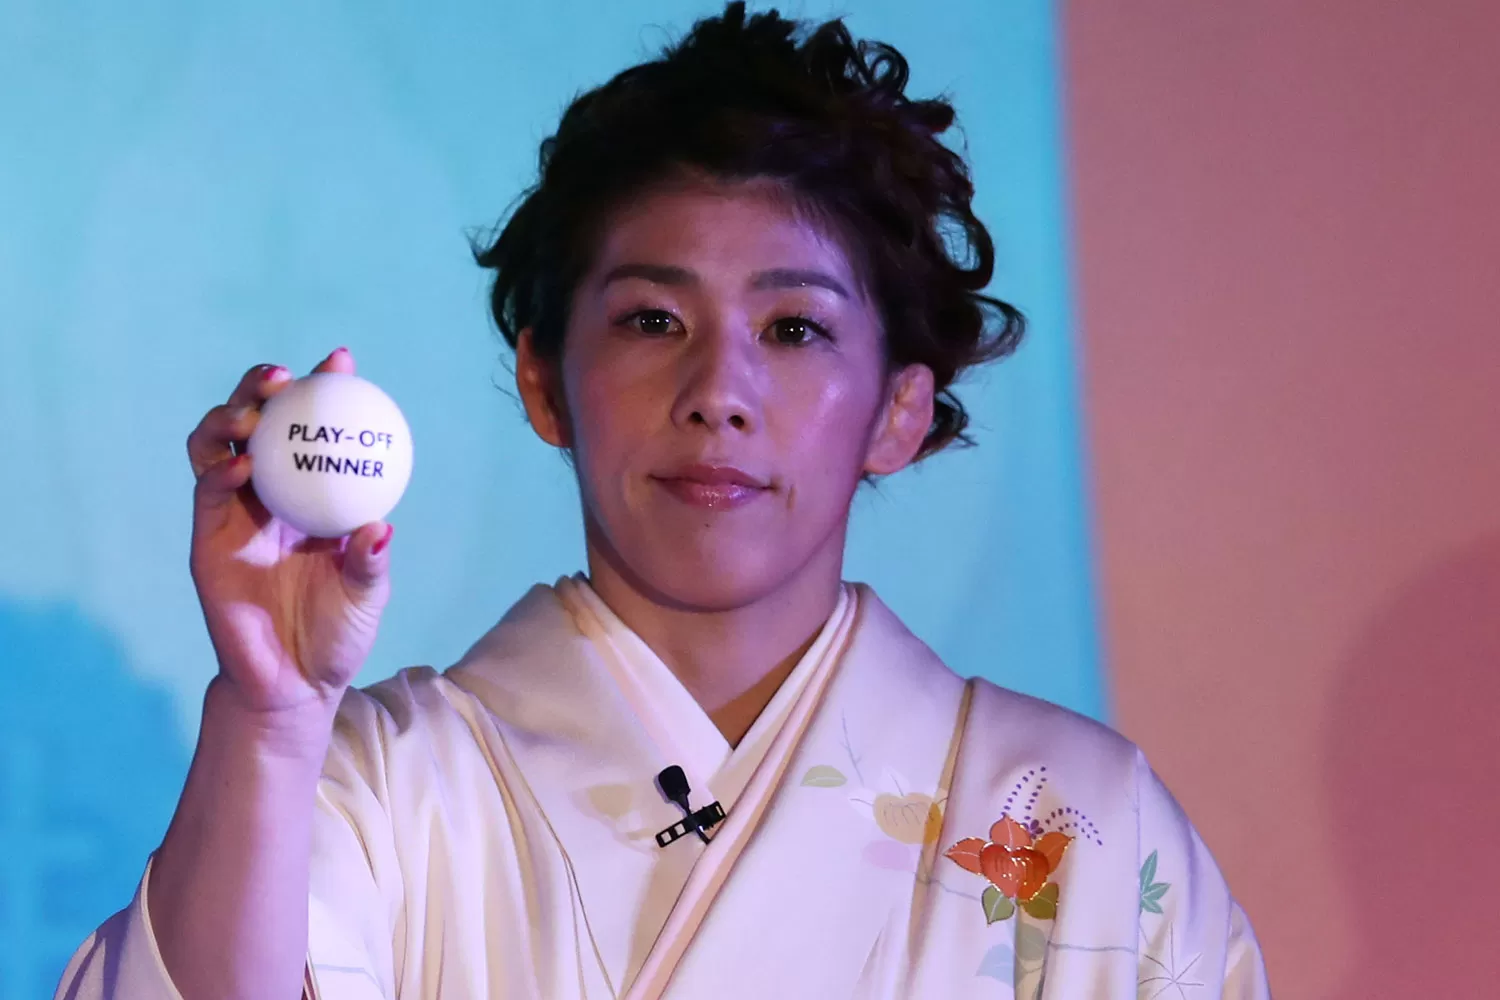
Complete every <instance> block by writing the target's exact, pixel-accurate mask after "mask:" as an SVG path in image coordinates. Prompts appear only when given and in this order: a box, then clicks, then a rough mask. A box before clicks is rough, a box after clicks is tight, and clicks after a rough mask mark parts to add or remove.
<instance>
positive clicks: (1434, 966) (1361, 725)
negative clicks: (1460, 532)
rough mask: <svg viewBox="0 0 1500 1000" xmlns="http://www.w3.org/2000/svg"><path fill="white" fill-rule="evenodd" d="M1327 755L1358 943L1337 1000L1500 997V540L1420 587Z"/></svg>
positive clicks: (1388, 610) (1352, 697)
mask: <svg viewBox="0 0 1500 1000" xmlns="http://www.w3.org/2000/svg"><path fill="white" fill-rule="evenodd" d="M1325 740H1326V743H1325V749H1326V754H1325V757H1324V759H1325V760H1326V761H1327V767H1328V770H1327V773H1326V779H1327V788H1328V792H1329V797H1330V802H1329V804H1330V806H1331V810H1330V811H1331V813H1332V817H1333V823H1334V832H1335V840H1334V846H1335V856H1334V857H1331V858H1329V859H1327V863H1328V864H1330V865H1334V866H1335V867H1336V868H1337V869H1338V870H1339V871H1340V872H1341V874H1342V875H1343V877H1344V881H1345V883H1346V886H1345V893H1346V898H1347V899H1348V900H1349V901H1350V902H1351V903H1352V910H1353V912H1352V913H1351V921H1352V924H1353V926H1354V928H1355V930H1356V934H1357V940H1356V949H1355V952H1354V961H1353V962H1352V964H1351V965H1350V968H1349V971H1348V972H1347V974H1346V975H1345V979H1344V983H1343V985H1342V988H1341V990H1340V991H1339V992H1338V993H1337V994H1336V1000H1384V998H1388V997H1389V998H1396V997H1401V998H1406V997H1418V996H1424V997H1425V996H1443V997H1482V996H1495V995H1497V994H1496V992H1495V991H1496V989H1497V980H1500V965H1497V964H1496V960H1495V943H1494V941H1493V938H1494V930H1495V928H1496V926H1497V925H1496V917H1495V908H1496V905H1497V901H1500V851H1496V850H1495V848H1494V846H1493V845H1492V844H1491V841H1492V840H1493V837H1494V832H1495V830H1496V829H1497V827H1500V791H1497V790H1500V538H1493V539H1487V540H1485V541H1484V542H1482V543H1480V544H1476V545H1474V546H1471V547H1469V548H1468V549H1466V550H1465V551H1464V552H1462V553H1460V554H1458V555H1457V556H1455V557H1453V558H1451V559H1449V560H1446V561H1444V562H1442V563H1439V564H1438V565H1437V566H1436V568H1434V569H1433V570H1432V571H1430V572H1427V573H1424V574H1422V575H1421V576H1418V577H1417V578H1415V579H1414V580H1413V581H1411V582H1410V583H1408V584H1407V585H1406V586H1404V587H1403V588H1401V589H1400V590H1398V591H1397V592H1396V593H1395V595H1394V596H1393V599H1392V600H1391V601H1390V602H1389V603H1388V604H1387V605H1386V606H1385V607H1384V608H1383V609H1382V610H1381V611H1380V612H1379V613H1378V614H1377V615H1376V616H1375V617H1374V618H1373V619H1372V620H1371V621H1370V623H1369V625H1368V627H1367V628H1366V629H1365V630H1364V632H1363V633H1362V634H1361V635H1360V637H1359V639H1358V641H1357V643H1356V645H1355V647H1354V649H1353V653H1352V655H1351V656H1350V658H1349V659H1348V661H1347V662H1346V664H1345V667H1344V671H1343V675H1342V678H1341V680H1340V682H1339V684H1338V686H1337V687H1336V688H1335V696H1334V700H1333V704H1332V709H1331V717H1330V719H1329V724H1328V726H1327V729H1326V734H1325ZM1268 843H1274V841H1271V842H1268ZM1275 849H1278V850H1295V849H1296V848H1295V847H1294V846H1293V845H1286V844H1283V845H1281V846H1280V847H1278V848H1275ZM1291 889H1293V890H1295V887H1291ZM1286 904H1287V905H1288V906H1295V905H1296V893H1295V891H1290V892H1288V895H1287V899H1286Z"/></svg>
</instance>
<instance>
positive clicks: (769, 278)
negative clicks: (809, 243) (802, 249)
mask: <svg viewBox="0 0 1500 1000" xmlns="http://www.w3.org/2000/svg"><path fill="white" fill-rule="evenodd" d="M627 278H641V279H643V280H645V281H650V282H652V283H653V284H657V285H674V286H679V287H680V286H689V285H695V284H697V283H698V276H697V275H696V274H694V273H693V272H692V271H690V270H688V269H687V268H685V267H674V266H672V265H670V264H621V265H619V266H618V267H614V268H611V269H610V271H609V273H608V274H606V275H605V276H604V280H603V281H601V282H600V287H601V288H607V287H608V286H609V285H610V284H611V283H612V282H615V281H623V280H625V279H627ZM805 285H816V286H817V287H819V288H826V289H828V290H829V291H830V292H833V293H834V294H836V295H839V296H840V297H842V298H846V299H847V298H850V295H849V292H848V290H847V289H846V288H844V286H843V285H842V284H841V283H840V282H839V280H838V279H837V278H835V277H833V276H832V275H830V274H825V273H824V272H822V271H813V270H808V269H805V268H796V267H773V268H771V269H770V270H766V271H757V272H755V274H754V275H752V276H751V278H750V287H751V289H753V290H755V291H763V290H765V289H768V288H801V287H803V286H805Z"/></svg>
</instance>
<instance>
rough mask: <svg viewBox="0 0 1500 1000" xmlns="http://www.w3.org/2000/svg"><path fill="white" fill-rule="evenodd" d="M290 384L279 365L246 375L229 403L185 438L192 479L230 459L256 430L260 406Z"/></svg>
mask: <svg viewBox="0 0 1500 1000" xmlns="http://www.w3.org/2000/svg"><path fill="white" fill-rule="evenodd" d="M290 380H291V373H290V372H288V371H287V370H286V369H285V368H282V367H281V366H280V365H256V366H255V367H254V368H252V369H250V370H249V371H248V372H246V373H245V375H244V377H243V378H241V379H240V382H239V385H237V386H235V387H234V391H233V392H231V393H230V394H229V402H227V403H224V404H223V405H222V406H216V407H214V408H213V409H211V410H209V411H208V413H206V414H205V415H204V417H203V419H202V420H201V421H199V422H198V426H197V427H195V428H193V432H192V433H191V434H189V435H188V439H187V452H188V462H189V463H190V464H191V465H192V467H193V475H194V476H201V475H203V473H204V472H206V471H207V470H208V469H209V468H211V467H213V466H215V465H218V464H219V463H220V462H222V461H224V460H225V459H226V458H232V457H233V456H234V446H235V445H237V444H239V443H241V442H243V441H244V440H245V439H246V438H248V437H249V436H250V432H251V431H253V430H255V422H256V420H257V419H258V416H259V412H260V404H261V403H262V402H264V401H265V400H266V399H268V398H270V397H271V396H273V395H275V394H276V393H277V392H278V391H280V390H281V389H282V388H283V387H285V385H286V384H287V382H289V381H290Z"/></svg>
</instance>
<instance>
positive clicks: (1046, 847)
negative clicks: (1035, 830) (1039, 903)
mask: <svg viewBox="0 0 1500 1000" xmlns="http://www.w3.org/2000/svg"><path fill="white" fill-rule="evenodd" d="M1072 842H1073V838H1072V837H1069V836H1068V835H1067V834H1064V833H1057V832H1055V831H1054V832H1052V833H1044V834H1042V835H1041V836H1040V837H1036V838H1033V837H1032V836H1031V832H1030V831H1029V830H1027V829H1026V828H1025V827H1024V826H1022V825H1021V824H1020V823H1017V822H1016V821H1015V820H1013V819H1011V818H1010V817H1009V816H1001V817H1000V819H999V820H997V821H996V823H995V825H994V826H992V827H990V839H989V840H981V839H979V838H978V837H965V838H964V839H963V840H960V841H959V842H958V843H956V844H954V845H953V846H952V847H950V848H948V850H947V851H945V852H944V853H945V854H946V855H947V856H948V857H949V858H952V859H953V861H954V863H956V864H957V865H958V866H959V867H960V868H962V869H964V870H965V871H970V872H973V873H974V874H975V875H983V876H984V877H985V878H986V879H988V880H989V883H990V885H992V886H994V887H995V888H996V889H998V890H999V891H1000V893H1001V895H1003V896H1005V897H1006V898H1007V899H1013V900H1015V901H1016V902H1017V903H1021V904H1022V905H1025V904H1027V903H1032V902H1034V901H1036V900H1038V899H1044V898H1047V897H1050V898H1051V899H1052V900H1053V901H1054V902H1055V901H1056V898H1057V890H1056V887H1055V886H1053V887H1051V888H1050V891H1049V886H1048V882H1047V880H1048V879H1049V878H1051V877H1052V873H1053V872H1055V871H1057V866H1058V865H1059V864H1061V863H1062V856H1063V852H1064V851H1066V850H1067V849H1068V845H1069V844H1070V843H1072ZM1043 909H1045V908H1043ZM1052 909H1053V910H1054V911H1055V909H1056V907H1055V906H1054V907H1052ZM1028 912H1029V910H1028Z"/></svg>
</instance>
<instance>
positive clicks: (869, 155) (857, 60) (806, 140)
mask: <svg viewBox="0 0 1500 1000" xmlns="http://www.w3.org/2000/svg"><path fill="white" fill-rule="evenodd" d="M802 27H803V26H802V25H799V24H798V22H795V21H789V20H786V19H785V18H783V17H781V16H780V15H779V14H778V13H777V12H776V11H774V10H773V11H769V12H766V13H756V14H753V15H751V16H749V17H747V16H746V13H745V5H744V3H740V2H736V3H731V4H729V5H728V6H727V7H726V8H725V11H724V14H723V15H722V16H720V17H716V18H705V19H703V20H700V21H698V22H697V23H696V24H695V25H694V26H693V29H692V31H691V32H689V34H688V35H687V37H686V38H684V39H682V40H681V41H680V42H677V43H676V44H673V45H669V46H667V47H666V48H665V49H664V50H663V52H662V53H661V56H660V57H659V58H657V59H655V60H653V61H651V62H646V63H642V64H640V65H637V66H633V67H631V68H629V69H627V70H625V71H623V72H621V73H620V74H618V75H617V76H615V77H614V79H612V80H610V81H609V82H608V83H606V84H604V85H603V86H601V87H597V88H595V89H593V90H590V91H588V92H587V93H584V94H582V95H581V96H579V97H578V98H576V99H575V100H574V101H573V103H572V105H571V106H570V107H569V108H568V109H567V111H566V112H565V113H564V114H563V117H562V122H561V123H560V124H559V126H558V129H557V133H556V134H555V135H553V136H551V137H550V138H548V139H546V140H545V141H543V142H542V145H541V153H540V156H539V160H538V166H539V179H538V182H537V183H536V184H535V185H534V186H533V187H532V188H530V189H529V190H528V191H526V192H525V193H524V194H523V195H522V197H521V199H520V201H519V204H518V206H517V207H516V208H515V210H514V211H513V213H511V215H510V218H509V221H508V222H506V223H505V224H504V226H503V228H501V229H500V230H499V235H498V236H496V237H495V238H494V239H493V241H492V242H490V243H488V245H476V246H475V259H476V260H477V261H478V262H479V264H480V265H481V266H483V267H486V268H490V269H493V270H494V272H495V279H494V285H493V288H492V290H491V295H490V308H491V312H492V313H493V316H494V319H495V323H496V325H497V326H498V327H499V329H500V332H501V335H502V336H503V337H504V338H505V340H506V342H507V343H509V344H510V346H511V347H512V348H514V347H515V346H516V343H517V339H518V337H519V336H520V332H521V331H522V330H523V329H524V328H526V327H531V328H532V338H533V345H534V349H535V351H536V352H537V354H538V356H540V357H542V358H543V359H550V360H555V359H556V358H558V357H559V356H560V355H561V352H562V343H563V331H564V329H565V328H566V327H567V322H568V310H569V304H570V302H571V299H572V294H573V291H574V289H575V288H576V287H577V285H578V283H579V282H580V281H581V280H582V279H583V277H584V275H585V274H586V273H587V271H588V269H589V267H590V266H591V264H592V262H593V258H594V255H595V253H596V252H597V248H598V245H599V241H600V239H601V236H602V233H603V230H604V227H605V225H606V224H607V222H608V219H609V217H610V215H611V214H612V213H613V212H614V211H615V210H616V209H617V208H618V207H619V206H620V205H622V204H624V203H625V202H626V201H627V200H628V199H630V198H632V197H634V196H637V195H639V194H640V193H641V192H643V191H645V190H647V189H649V188H651V187H653V186H655V185H659V184H661V183H663V182H664V181H666V180H668V179H671V178H673V177H674V176H676V175H680V174H691V173H703V174H707V175H709V176H710V177H713V178H716V179H722V180H725V181H739V180H748V179H752V178H769V179H771V180H773V181H774V182H777V183H778V184H779V185H780V186H781V187H782V188H783V189H784V190H785V191H786V192H787V193H788V194H789V195H790V196H791V198H792V199H793V200H794V201H795V203H796V204H797V205H798V206H799V208H800V209H802V210H803V211H806V212H808V213H810V214H811V215H812V216H813V217H815V218H817V219H818V220H819V221H821V222H823V223H824V224H826V225H828V226H829V227H830V228H831V229H832V230H833V232H834V233H836V234H837V235H839V236H841V237H842V241H841V242H842V245H843V246H844V248H845V251H846V252H848V253H850V254H851V264H853V265H854V266H855V270H856V274H857V275H859V277H860V279H861V281H862V284H863V286H864V288H865V289H866V290H867V291H868V292H869V293H870V295H871V299H872V302H873V303H874V304H875V305H876V307H877V308H878V311H879V314H880V318H881V326H882V330H883V333H884V339H885V350H886V363H887V366H888V370H893V369H895V368H899V367H902V366H905V365H908V364H912V363H918V362H919V363H921V364H925V365H927V366H928V367H929V368H931V369H932V372H933V376H934V384H935V388H936V390H937V397H936V400H935V406H934V412H933V421H932V426H931V428H930V429H929V430H928V433H927V436H926V438H925V439H924V440H923V442H922V447H921V449H920V451H919V452H918V457H919V458H923V457H926V456H927V455H930V454H932V453H933V452H935V451H938V450H939V449H941V448H943V447H945V446H947V445H948V444H951V443H952V442H953V441H955V440H957V441H960V442H962V443H965V444H970V443H972V441H971V440H970V439H969V438H968V436H967V435H966V434H965V432H964V431H965V427H966V426H967V424H968V414H967V413H966V412H965V410H964V407H963V404H962V403H961V402H960V401H959V400H958V398H957V396H955V395H954V394H953V391H952V389H951V386H952V383H953V381H954V380H955V379H956V378H957V377H958V376H959V374H960V373H962V372H963V371H964V369H966V368H968V367H970V366H971V365H975V364H979V363H981V362H985V361H990V360H994V359H997V358H1001V357H1003V356H1005V355H1007V354H1009V353H1011V351H1013V350H1014V349H1015V347H1016V345H1017V344H1018V343H1019V341H1020V339H1021V336H1022V333H1023V331H1024V329H1025V320H1024V319H1023V317H1022V316H1021V313H1020V311H1019V310H1017V309H1016V308H1015V307H1014V306H1012V305H1010V304H1008V303H1006V302H1002V301H1000V300H999V299H996V298H992V297H990V296H988V295H985V294H983V291H982V290H983V289H984V287H985V286H986V285H988V284H989V281H990V277H991V275H992V273H993V271H994V263H995V248H994V243H993V242H992V240H991V239H990V235H989V232H988V231H987V230H986V229H985V227H984V225H983V224H982V223H980V221H979V220H978V219H977V218H976V217H975V215H974V212H973V209H972V207H971V204H970V203H971V202H972V200H973V197H974V185H973V183H972V181H971V180H970V177H969V171H968V166H967V164H966V163H965V162H964V159H963V157H961V156H960V155H959V154H957V153H955V152H954V151H952V150H951V149H949V148H948V147H947V146H945V145H944V144H943V143H942V142H940V141H939V140H938V136H939V135H940V134H941V133H942V132H944V131H946V130H947V129H948V127H949V126H950V125H952V124H953V120H954V111H953V106H952V105H951V104H950V103H949V102H948V101H947V100H945V99H931V100H913V99H911V98H909V97H907V96H906V94H905V93H904V91H905V89H906V82H907V63H906V59H905V58H904V57H903V56H902V55H901V53H900V52H898V51H897V50H896V49H895V48H893V47H891V46H889V45H886V44H884V43H881V42H871V41H858V42H856V41H855V40H854V39H853V38H852V37H851V36H850V34H849V30H848V28H846V27H845V26H844V24H843V22H842V21H841V20H834V21H829V22H827V23H824V24H822V25H820V26H818V27H817V28H816V29H814V30H812V31H811V32H809V33H806V36H805V37H804V38H802V39H801V40H799V39H798V35H799V33H801V32H800V30H799V29H801V28H802Z"/></svg>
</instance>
